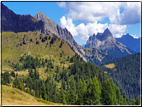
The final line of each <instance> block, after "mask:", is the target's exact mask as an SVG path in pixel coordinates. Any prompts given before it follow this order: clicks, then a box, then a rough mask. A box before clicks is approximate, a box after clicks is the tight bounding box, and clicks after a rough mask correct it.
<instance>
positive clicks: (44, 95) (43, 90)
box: [41, 83, 47, 100]
mask: <svg viewBox="0 0 142 107" xmlns="http://www.w3.org/2000/svg"><path fill="white" fill-rule="evenodd" d="M41 96H42V98H43V99H44V100H47V94H46V88H45V84H44V83H43V84H42V87H41Z"/></svg>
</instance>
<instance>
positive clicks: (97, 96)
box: [92, 76, 101, 105]
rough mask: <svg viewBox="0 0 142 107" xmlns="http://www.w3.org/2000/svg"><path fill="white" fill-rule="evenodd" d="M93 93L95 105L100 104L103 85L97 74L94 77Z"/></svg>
mask: <svg viewBox="0 0 142 107" xmlns="http://www.w3.org/2000/svg"><path fill="white" fill-rule="evenodd" d="M92 94H93V104H95V105H98V104H100V99H101V86H100V84H99V81H98V79H97V77H96V76H95V77H94V78H93V87H92Z"/></svg>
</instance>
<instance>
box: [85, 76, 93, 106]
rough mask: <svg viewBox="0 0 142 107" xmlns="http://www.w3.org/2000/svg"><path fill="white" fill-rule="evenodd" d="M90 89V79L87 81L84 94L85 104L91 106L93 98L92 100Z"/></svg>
mask: <svg viewBox="0 0 142 107" xmlns="http://www.w3.org/2000/svg"><path fill="white" fill-rule="evenodd" d="M92 87H93V82H92V79H91V78H90V79H89V82H88V84H87V91H86V94H85V104H89V105H91V104H93V98H92Z"/></svg>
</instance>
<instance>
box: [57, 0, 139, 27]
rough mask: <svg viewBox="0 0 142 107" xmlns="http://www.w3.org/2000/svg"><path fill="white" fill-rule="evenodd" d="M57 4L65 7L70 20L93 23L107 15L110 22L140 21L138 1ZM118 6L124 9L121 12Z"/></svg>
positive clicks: (131, 22)
mask: <svg viewBox="0 0 142 107" xmlns="http://www.w3.org/2000/svg"><path fill="white" fill-rule="evenodd" d="M57 4H58V6H59V7H63V8H66V9H67V12H68V13H67V16H68V17H70V18H71V19H72V20H77V21H82V22H83V21H85V22H88V23H90V22H93V23H94V22H97V21H102V20H103V19H104V18H105V17H108V18H109V20H110V22H111V23H112V24H134V23H139V22H140V14H141V5H140V2H61V3H57ZM120 8H123V9H124V11H123V12H122V13H120Z"/></svg>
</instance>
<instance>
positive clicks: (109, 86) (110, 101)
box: [102, 78, 116, 105]
mask: <svg viewBox="0 0 142 107" xmlns="http://www.w3.org/2000/svg"><path fill="white" fill-rule="evenodd" d="M102 97H103V98H102V99H103V103H104V104H105V105H115V104H116V91H115V86H114V83H113V80H112V78H111V79H108V80H105V81H104V87H103V89H102Z"/></svg>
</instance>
